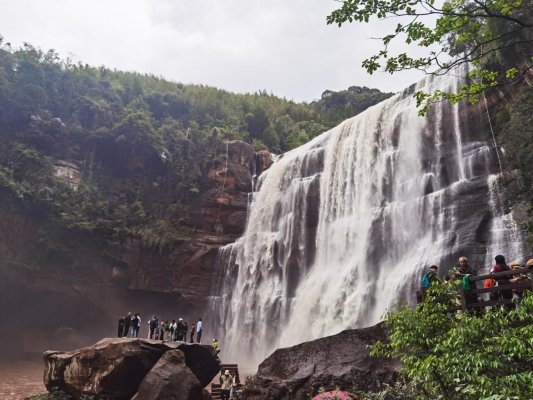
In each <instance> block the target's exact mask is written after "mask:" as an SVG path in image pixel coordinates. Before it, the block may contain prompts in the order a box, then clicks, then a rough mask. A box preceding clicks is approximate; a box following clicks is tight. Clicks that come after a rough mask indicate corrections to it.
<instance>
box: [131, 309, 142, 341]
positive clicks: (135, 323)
mask: <svg viewBox="0 0 533 400" xmlns="http://www.w3.org/2000/svg"><path fill="white" fill-rule="evenodd" d="M140 327H141V314H139V313H136V314H135V315H134V316H133V317H132V318H131V337H132V338H136V337H138V336H139V328H140Z"/></svg>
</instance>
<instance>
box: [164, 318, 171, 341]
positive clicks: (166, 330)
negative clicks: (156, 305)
mask: <svg viewBox="0 0 533 400" xmlns="http://www.w3.org/2000/svg"><path fill="white" fill-rule="evenodd" d="M163 329H164V331H165V337H164V339H163V340H165V341H166V342H168V341H170V322H169V321H168V319H167V320H166V321H165V327H164V328H163Z"/></svg>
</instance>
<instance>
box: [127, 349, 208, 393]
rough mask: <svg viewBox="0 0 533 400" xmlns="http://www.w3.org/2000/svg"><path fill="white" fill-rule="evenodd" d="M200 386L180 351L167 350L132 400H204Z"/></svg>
mask: <svg viewBox="0 0 533 400" xmlns="http://www.w3.org/2000/svg"><path fill="white" fill-rule="evenodd" d="M204 398H205V397H204V394H203V391H202V385H201V384H200V381H199V380H198V378H196V376H194V374H193V373H192V372H191V370H190V369H189V368H188V367H187V364H186V362H185V354H183V352H182V351H181V350H178V349H174V350H169V351H167V352H166V353H165V354H163V356H162V357H161V358H160V359H159V361H158V362H157V363H156V364H155V365H154V367H153V368H152V369H151V370H150V372H148V374H147V375H146V376H145V377H144V379H143V380H142V382H141V385H140V386H139V391H138V392H137V394H136V395H135V396H133V398H132V400H204Z"/></svg>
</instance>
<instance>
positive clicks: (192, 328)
mask: <svg viewBox="0 0 533 400" xmlns="http://www.w3.org/2000/svg"><path fill="white" fill-rule="evenodd" d="M194 332H196V325H195V324H194V322H193V323H192V324H191V338H190V342H191V343H194Z"/></svg>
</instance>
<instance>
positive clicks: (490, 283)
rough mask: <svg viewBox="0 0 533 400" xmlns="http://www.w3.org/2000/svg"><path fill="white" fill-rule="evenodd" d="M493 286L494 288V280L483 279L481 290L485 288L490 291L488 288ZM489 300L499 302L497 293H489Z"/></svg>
mask: <svg viewBox="0 0 533 400" xmlns="http://www.w3.org/2000/svg"><path fill="white" fill-rule="evenodd" d="M495 286H496V281H495V280H494V278H487V279H485V282H484V283H483V288H485V289H490V288H493V287H495ZM489 300H490V301H498V300H500V295H499V294H498V292H497V291H494V292H490V293H489Z"/></svg>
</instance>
